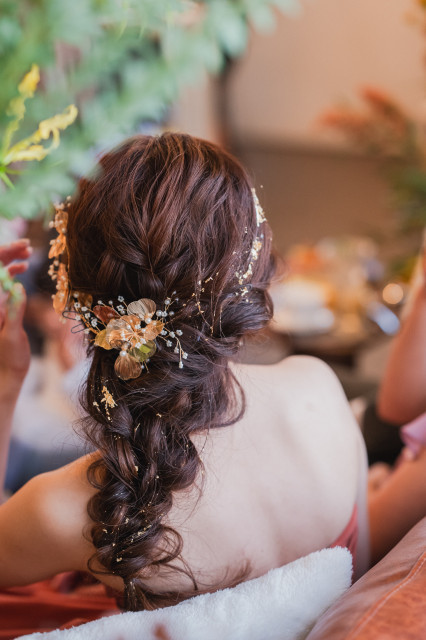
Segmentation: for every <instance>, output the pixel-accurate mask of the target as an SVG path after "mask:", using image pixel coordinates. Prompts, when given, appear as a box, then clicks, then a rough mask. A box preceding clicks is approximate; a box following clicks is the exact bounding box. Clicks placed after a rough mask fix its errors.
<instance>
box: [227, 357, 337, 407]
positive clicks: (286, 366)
mask: <svg viewBox="0 0 426 640" xmlns="http://www.w3.org/2000/svg"><path fill="white" fill-rule="evenodd" d="M239 378H240V380H241V382H242V384H243V387H244V389H246V390H247V393H248V394H249V395H253V394H254V396H255V397H256V396H257V395H259V392H260V393H261V395H262V398H263V399H265V398H267V399H268V400H269V401H272V402H274V405H276V404H277V403H278V404H279V406H280V407H281V408H282V410H283V411H284V412H290V413H293V411H297V410H299V409H301V410H302V409H303V408H307V407H309V406H313V404H314V405H315V406H319V405H320V406H322V407H323V408H324V409H327V411H328V412H329V411H330V410H333V411H334V412H335V411H337V410H343V411H344V412H346V411H347V410H348V403H347V400H346V396H345V394H344V391H343V389H342V386H341V384H340V381H339V379H338V378H337V376H336V374H335V373H334V371H333V370H332V369H331V368H330V367H329V366H328V365H327V364H326V363H325V362H323V361H322V360H320V359H318V358H314V357H311V356H290V357H288V358H284V359H283V360H281V361H280V362H278V363H276V364H273V365H243V367H241V369H239Z"/></svg>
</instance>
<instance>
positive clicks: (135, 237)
mask: <svg viewBox="0 0 426 640" xmlns="http://www.w3.org/2000/svg"><path fill="white" fill-rule="evenodd" d="M56 227H57V230H58V231H59V237H58V240H57V241H56V242H55V243H54V245H53V247H52V255H53V256H54V264H53V267H52V274H53V277H55V278H56V279H57V283H58V284H57V288H58V289H57V294H56V296H55V301H54V303H55V306H56V308H57V309H58V310H59V311H61V310H62V309H63V308H64V309H65V310H64V311H63V313H64V315H65V317H71V318H75V322H74V324H77V323H78V324H79V325H80V327H83V328H85V330H86V332H87V333H88V336H87V337H88V350H89V353H90V355H91V357H92V366H91V369H90V373H89V376H88V380H87V385H86V391H85V407H86V411H87V414H88V421H87V425H86V431H87V434H88V437H89V439H90V441H91V443H92V444H94V445H95V447H96V453H95V454H90V455H87V456H86V457H84V458H81V459H79V460H78V461H77V462H75V463H72V464H70V465H68V466H67V467H64V468H62V469H59V470H58V471H54V472H50V473H47V474H43V475H41V476H38V477H36V478H34V479H33V480H31V481H30V482H28V483H27V485H25V486H24V487H23V488H22V489H21V490H20V491H19V492H18V493H17V494H15V495H14V496H13V497H12V498H11V499H10V500H9V501H8V502H6V503H5V504H4V505H3V506H2V507H1V509H0V554H1V555H0V585H1V586H3V587H6V586H10V585H23V584H27V583H30V582H34V581H37V580H42V579H45V578H48V577H50V576H53V575H55V574H57V573H59V572H63V571H70V570H79V571H89V572H91V573H92V574H93V575H94V576H95V577H96V578H97V579H99V580H100V581H101V582H103V583H104V584H105V585H108V586H110V587H112V588H113V589H114V591H115V592H118V593H120V594H123V599H124V605H125V607H126V608H128V609H134V610H137V609H142V608H155V607H158V606H164V605H170V604H174V603H176V602H178V601H180V600H182V599H185V598H187V597H189V596H191V595H194V593H200V592H203V591H211V590H214V589H217V588H220V587H225V586H230V585H233V584H236V583H237V582H238V581H241V580H246V579H250V578H254V577H256V576H259V575H261V574H264V573H265V572H267V571H268V570H269V569H272V568H274V567H279V566H281V565H283V564H285V563H287V562H290V561H292V560H295V559H296V558H299V557H301V556H303V555H305V554H308V553H310V552H312V551H315V550H317V549H321V548H323V547H327V546H331V545H333V544H335V543H341V544H343V545H345V544H347V545H349V546H350V547H351V549H352V550H353V552H354V555H355V558H356V565H355V566H356V573H357V575H359V574H361V573H362V572H363V571H364V570H365V569H366V567H367V565H368V543H367V539H368V533H367V518H366V500H365V498H366V488H365V477H366V462H365V454H364V447H363V444H362V441H361V438H360V433H359V430H358V427H357V425H356V423H355V421H354V419H353V417H352V415H351V412H350V410H349V407H348V404H347V402H346V400H345V397H344V394H343V392H342V390H341V387H340V385H339V383H338V382H337V380H336V378H335V376H334V375H333V374H332V373H331V371H330V370H329V369H328V368H327V366H326V365H324V364H323V363H321V362H320V361H317V360H315V359H312V358H307V357H293V358H288V359H286V360H284V361H282V362H280V363H278V364H275V365H271V366H257V365H243V364H237V362H236V361H237V356H238V352H239V349H240V347H241V344H242V342H243V341H244V340H246V339H248V338H250V337H251V336H253V335H255V334H256V332H258V331H260V330H261V329H263V328H264V327H265V325H266V324H267V322H268V321H269V320H270V318H271V315H272V307H271V301H270V298H269V295H268V291H267V290H268V285H269V282H270V279H271V276H272V274H273V271H274V261H273V258H272V257H271V253H270V245H271V236H270V230H269V227H268V225H267V222H266V221H265V219H264V216H263V211H262V209H261V207H260V205H259V203H258V201H257V198H256V196H255V194H254V192H253V191H252V189H251V185H250V182H249V180H248V177H247V175H246V173H245V172H244V170H243V169H242V168H241V166H240V165H239V164H238V162H237V161H236V160H234V159H233V158H232V157H231V156H229V155H228V154H227V153H225V152H224V151H222V150H220V149H219V148H218V147H216V146H215V145H213V144H210V143H208V142H203V141H200V140H197V139H194V138H191V137H189V136H185V135H178V134H172V133H167V134H164V135H162V136H160V137H137V138H134V139H132V140H129V141H128V142H126V143H125V144H124V145H123V146H121V147H120V148H119V149H118V150H115V151H113V152H112V153H110V154H107V155H106V156H104V157H103V159H102V160H101V162H100V168H99V171H98V173H97V174H96V176H95V177H94V178H92V179H88V180H83V181H82V182H81V184H80V189H79V192H78V194H77V196H76V197H75V198H74V199H73V200H72V201H70V202H69V203H68V205H67V206H66V207H65V208H64V209H62V210H59V212H58V215H57V218H56ZM22 309H23V306H22V305H21V306H18V309H17V310H16V308H15V307H14V306H13V305H12V306H10V305H9V309H8V311H7V315H6V317H5V320H4V324H3V329H2V331H1V334H0V353H1V355H2V360H1V365H0V382H1V385H0V389H1V400H2V407H3V409H2V417H1V420H2V423H3V424H2V432H1V437H2V438H3V446H2V447H1V450H2V451H3V452H4V451H5V448H6V442H7V439H8V423H9V422H10V416H11V414H12V412H13V405H14V403H15V401H16V398H17V396H18V394H19V389H20V385H21V383H22V379H23V377H24V375H25V371H26V369H27V366H28V358H29V356H28V348H27V342H26V338H25V334H24V333H23V330H22V324H21V319H22ZM356 534H358V535H357V536H356ZM356 538H357V539H356Z"/></svg>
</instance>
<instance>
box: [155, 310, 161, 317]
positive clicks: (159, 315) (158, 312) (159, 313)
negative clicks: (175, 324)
mask: <svg viewBox="0 0 426 640" xmlns="http://www.w3.org/2000/svg"><path fill="white" fill-rule="evenodd" d="M155 313H156V315H157V316H158V317H159V318H161V316H162V315H163V312H162V311H160V310H158V311H156V312H155Z"/></svg>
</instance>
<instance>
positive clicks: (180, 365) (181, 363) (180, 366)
mask: <svg viewBox="0 0 426 640" xmlns="http://www.w3.org/2000/svg"><path fill="white" fill-rule="evenodd" d="M179 369H183V362H182V360H181V361H180V362H179Z"/></svg>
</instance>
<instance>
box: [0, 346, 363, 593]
mask: <svg viewBox="0 0 426 640" xmlns="http://www.w3.org/2000/svg"><path fill="white" fill-rule="evenodd" d="M233 367H234V368H235V373H236V375H237V377H238V379H239V380H240V382H241V383H242V386H243V388H244V391H245V395H246V400H247V410H246V412H245V415H244V417H243V418H242V419H241V420H240V421H239V422H238V423H236V424H235V425H232V426H230V427H224V428H221V429H215V430H213V431H211V432H209V433H207V432H206V433H203V434H199V435H197V436H195V437H194V442H195V444H196V446H197V448H198V450H199V453H200V455H201V458H202V460H203V463H204V469H205V472H204V475H203V476H201V477H200V479H199V483H198V486H197V487H193V488H191V489H190V490H188V491H185V492H182V493H181V494H175V495H174V502H173V507H172V510H171V511H170V512H169V514H168V516H167V521H168V523H169V524H170V525H171V526H172V527H173V528H175V529H176V530H177V531H178V532H179V533H180V535H181V536H182V538H183V552H182V558H183V561H184V562H186V563H187V564H188V566H189V567H190V568H191V570H192V572H193V573H194V576H195V578H196V579H197V581H198V582H199V583H200V585H201V586H203V587H207V588H209V587H211V588H214V587H215V586H218V585H223V586H226V579H227V576H232V575H233V574H237V573H238V572H239V571H240V570H241V569H242V568H243V567H248V568H249V573H248V575H247V576H246V577H255V576H258V575H261V574H263V573H265V572H266V571H268V570H269V569H271V568H275V567H278V566H281V565H283V564H285V563H287V562H290V561H292V560H294V559H296V558H298V557H301V556H303V555H306V554H308V553H310V552H312V551H315V550H317V549H320V548H323V547H326V546H329V545H330V544H332V543H333V541H334V540H335V539H336V538H337V537H338V536H339V534H340V533H341V532H342V530H343V529H344V527H345V525H346V524H347V522H348V521H349V518H350V516H351V513H352V511H353V509H354V505H355V503H356V501H357V496H358V495H362V493H363V490H362V482H363V478H362V475H363V474H362V472H361V471H360V470H362V469H363V464H364V459H363V449H362V447H361V446H360V434H359V429H358V427H357V425H356V423H355V421H354V419H353V417H352V415H351V412H350V409H349V406H348V404H347V402H346V399H345V397H344V394H343V391H342V389H341V387H340V385H339V383H338V382H337V380H336V378H335V376H334V374H332V372H331V371H330V370H329V368H328V367H327V366H326V365H324V364H323V363H321V362H320V361H318V360H315V359H312V358H307V357H292V358H288V359H286V360H284V361H282V362H280V363H278V364H276V365H268V366H264V365H259V366H258V365H233ZM90 461H91V458H90V457H87V458H83V459H80V460H79V461H77V462H76V463H73V464H71V465H68V467H64V468H63V469H60V470H58V471H56V472H52V473H49V474H44V475H43V476H39V477H38V478H36V479H34V480H33V481H31V482H30V483H28V485H26V487H24V488H23V489H22V490H21V491H20V492H18V494H16V496H14V497H13V498H12V499H11V500H9V502H8V503H6V504H5V505H4V506H3V507H2V511H1V514H0V522H1V523H3V522H6V521H7V523H8V524H7V529H8V530H10V531H14V535H13V540H12V538H10V539H9V538H8V535H7V531H5V530H4V529H3V533H2V534H0V538H1V539H0V542H1V543H2V546H1V548H2V550H3V552H4V556H3V555H2V557H1V559H0V575H1V576H2V578H1V581H2V582H1V583H0V584H4V585H10V584H25V583H26V582H31V581H34V580H38V579H42V578H45V577H48V576H49V575H51V574H54V573H56V572H60V571H64V570H69V569H80V570H84V569H85V568H86V566H87V560H88V558H89V557H90V556H91V555H92V553H93V552H94V548H93V547H92V545H91V543H90V542H89V541H88V533H87V532H88V529H89V528H90V521H89V518H88V515H87V512H86V505H87V501H88V499H89V498H90V496H91V495H92V494H93V492H94V489H93V488H92V487H91V486H90V485H89V484H88V482H87V479H86V470H87V466H88V464H89V463H90ZM360 486H361V489H360ZM359 506H360V510H361V526H364V525H363V524H362V523H363V520H364V518H363V511H364V505H363V504H362V501H361V504H360V505H359ZM23 513H25V514H26V516H25V521H26V528H23V526H22V517H23V516H22V514H23ZM31 518H32V519H33V520H35V521H36V526H34V525H33V526H32V527H31V526H28V519H30V520H31ZM17 531H18V534H17V533H16V532H17ZM30 532H31V534H30ZM361 534H362V535H361V540H362V539H363V538H365V536H366V531H365V532H364V533H363V532H361ZM8 544H9V545H12V547H13V548H14V549H15V548H18V549H19V548H21V549H22V548H23V549H25V548H26V546H27V545H28V546H29V547H30V548H31V549H32V551H31V558H32V562H31V566H30V567H29V566H28V562H26V557H25V554H23V555H21V556H20V557H19V558H17V559H16V558H15V560H14V563H13V567H12V566H10V567H9V562H10V560H8V557H9V558H10V554H9V555H8V553H7V545H8ZM47 553H48V556H46V554H47ZM20 562H22V567H20ZM176 564H179V562H178V561H176ZM1 569H3V571H1ZM98 577H100V579H101V580H103V581H104V582H105V583H107V584H110V585H111V586H113V587H115V588H117V589H121V588H122V584H121V582H120V579H118V578H114V577H112V576H107V575H106V576H98ZM146 583H147V585H149V587H150V588H153V589H158V590H164V589H167V590H175V589H186V588H189V586H190V584H189V579H188V578H187V577H186V576H184V575H182V574H180V573H178V572H175V571H164V572H163V573H161V574H159V575H156V576H155V577H152V578H151V579H148V580H146ZM224 583H225V584H224Z"/></svg>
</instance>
